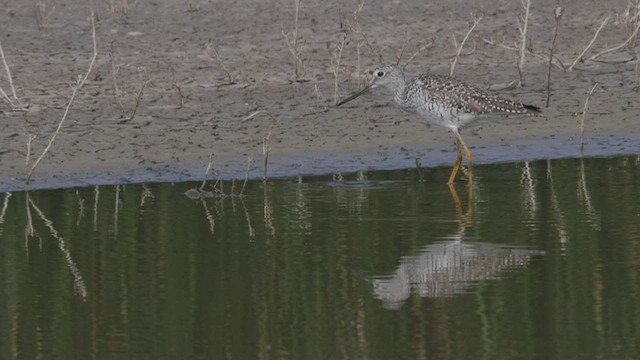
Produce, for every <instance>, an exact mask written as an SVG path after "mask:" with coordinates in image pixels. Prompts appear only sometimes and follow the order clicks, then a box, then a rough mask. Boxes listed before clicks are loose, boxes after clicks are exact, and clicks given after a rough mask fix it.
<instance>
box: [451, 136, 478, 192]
mask: <svg viewBox="0 0 640 360" xmlns="http://www.w3.org/2000/svg"><path fill="white" fill-rule="evenodd" d="M453 133H454V134H455V135H456V137H457V138H458V152H459V151H460V145H462V149H463V150H464V156H465V157H466V158H467V164H469V184H471V182H472V181H473V173H472V171H471V168H472V164H473V160H472V157H471V151H469V148H468V147H467V144H465V143H464V140H462V136H460V132H458V131H454V132H453ZM456 165H457V166H456V167H454V170H455V172H458V167H460V164H459V163H456ZM452 175H453V174H452ZM452 181H453V178H449V183H451V182H452Z"/></svg>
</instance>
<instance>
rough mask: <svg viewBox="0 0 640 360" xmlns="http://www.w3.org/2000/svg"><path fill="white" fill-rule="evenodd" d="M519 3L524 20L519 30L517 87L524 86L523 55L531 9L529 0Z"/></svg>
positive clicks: (525, 47) (522, 0)
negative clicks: (520, 36) (518, 75)
mask: <svg viewBox="0 0 640 360" xmlns="http://www.w3.org/2000/svg"><path fill="white" fill-rule="evenodd" d="M521 2H522V6H523V7H524V19H523V25H522V28H520V35H522V39H521V40H520V57H519V59H518V73H519V74H520V82H519V83H518V86H523V85H524V55H525V54H526V49H527V26H528V24H529V9H530V8H531V0H526V3H525V0H521Z"/></svg>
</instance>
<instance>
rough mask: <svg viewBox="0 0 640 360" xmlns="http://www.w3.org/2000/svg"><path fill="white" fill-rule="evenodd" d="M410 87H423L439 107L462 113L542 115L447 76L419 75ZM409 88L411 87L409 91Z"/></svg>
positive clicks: (534, 108) (530, 107)
mask: <svg viewBox="0 0 640 360" xmlns="http://www.w3.org/2000/svg"><path fill="white" fill-rule="evenodd" d="M414 82H415V84H409V85H410V86H422V87H423V90H424V91H425V92H426V94H425V95H426V96H427V97H428V98H429V99H430V100H431V101H434V102H436V103H440V104H442V105H444V106H446V107H450V108H455V109H458V110H459V111H460V112H463V113H468V114H474V115H482V114H505V115H506V114H529V113H536V112H540V109H538V108H537V107H535V106H531V105H524V104H521V103H517V102H514V101H511V100H507V99H503V98H500V97H497V96H495V95H492V94H490V93H488V92H486V91H484V90H482V89H480V88H478V87H476V86H473V85H470V84H468V83H466V82H464V81H460V80H456V79H454V78H450V77H448V76H439V75H420V76H418V77H417V78H415V79H414V80H413V81H412V83H414ZM410 86H408V87H410Z"/></svg>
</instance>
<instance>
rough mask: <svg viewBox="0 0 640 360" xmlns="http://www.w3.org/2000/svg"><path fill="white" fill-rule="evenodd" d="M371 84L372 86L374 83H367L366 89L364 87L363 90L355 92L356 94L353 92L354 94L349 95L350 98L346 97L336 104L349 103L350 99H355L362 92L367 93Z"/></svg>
mask: <svg viewBox="0 0 640 360" xmlns="http://www.w3.org/2000/svg"><path fill="white" fill-rule="evenodd" d="M371 86H372V85H367V86H365V87H364V89H362V90H360V91H358V92H357V93H355V94H353V95H351V96H349V97H348V98H346V99H344V100H342V101H340V102H339V103H338V105H336V106H340V105H342V104H346V103H348V102H349V101H351V100H353V99H355V98H357V97H358V96H360V95H362V94H364V93H366V92H367V91H369V89H371Z"/></svg>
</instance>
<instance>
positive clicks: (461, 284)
mask: <svg viewBox="0 0 640 360" xmlns="http://www.w3.org/2000/svg"><path fill="white" fill-rule="evenodd" d="M449 189H450V191H451V196H452V198H453V201H454V205H455V207H456V213H457V216H458V218H459V228H458V231H457V232H455V233H454V234H452V235H451V236H450V237H449V240H446V241H441V242H436V243H433V244H430V245H427V246H425V247H423V248H421V249H420V250H419V252H418V253H417V254H416V255H410V256H404V257H402V258H401V259H400V264H399V265H398V267H397V269H396V270H395V271H394V272H393V273H392V274H390V275H385V276H376V277H374V278H373V279H372V283H373V293H374V296H375V297H376V298H378V299H380V300H381V301H382V304H383V306H384V307H385V308H387V309H393V310H395V309H399V308H400V307H401V306H402V304H403V303H404V302H405V301H406V300H407V299H408V298H409V296H410V295H411V293H416V294H417V295H419V296H420V297H430V298H437V297H450V296H453V295H456V294H462V293H465V292H468V291H469V290H471V289H472V288H473V287H474V286H476V285H477V284H478V283H479V282H480V281H484V280H490V279H496V278H498V277H499V276H500V273H501V272H504V271H507V270H512V269H515V268H519V267H524V266H526V265H527V264H528V263H529V261H530V260H531V258H532V257H534V256H537V255H542V254H543V253H544V252H543V251H537V250H531V249H526V248H522V247H516V246H509V245H501V244H492V243H484V242H464V241H463V240H462V239H463V235H464V232H465V230H466V229H467V228H468V227H469V226H470V225H471V222H472V215H473V213H472V192H471V191H472V189H471V187H469V189H468V195H469V196H468V199H469V204H468V206H467V210H466V211H465V212H463V211H462V203H461V201H460V197H459V196H458V193H457V192H456V190H455V188H453V187H450V188H449Z"/></svg>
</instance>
